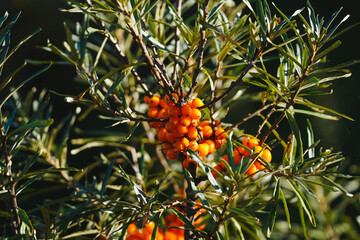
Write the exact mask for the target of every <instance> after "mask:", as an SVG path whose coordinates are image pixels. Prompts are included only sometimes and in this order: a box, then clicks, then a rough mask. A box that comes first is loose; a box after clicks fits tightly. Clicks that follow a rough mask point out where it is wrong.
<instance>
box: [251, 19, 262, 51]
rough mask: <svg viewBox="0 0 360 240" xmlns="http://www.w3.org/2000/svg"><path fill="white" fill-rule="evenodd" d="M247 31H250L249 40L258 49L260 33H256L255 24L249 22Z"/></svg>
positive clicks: (259, 46)
mask: <svg viewBox="0 0 360 240" xmlns="http://www.w3.org/2000/svg"><path fill="white" fill-rule="evenodd" d="M249 32H250V37H251V40H252V42H253V43H254V45H255V47H256V48H257V49H260V48H261V38H260V34H259V33H258V31H257V29H256V26H255V24H254V23H252V22H250V23H249Z"/></svg>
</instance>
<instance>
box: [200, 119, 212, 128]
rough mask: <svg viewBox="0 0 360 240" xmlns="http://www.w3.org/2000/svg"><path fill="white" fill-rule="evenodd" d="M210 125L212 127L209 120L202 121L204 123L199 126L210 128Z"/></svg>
mask: <svg viewBox="0 0 360 240" xmlns="http://www.w3.org/2000/svg"><path fill="white" fill-rule="evenodd" d="M209 125H210V122H209V121H207V120H205V121H202V122H201V123H200V124H199V126H200V127H205V126H209Z"/></svg>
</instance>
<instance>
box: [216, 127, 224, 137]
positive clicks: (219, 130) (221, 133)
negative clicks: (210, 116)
mask: <svg viewBox="0 0 360 240" xmlns="http://www.w3.org/2000/svg"><path fill="white" fill-rule="evenodd" d="M215 137H216V138H217V139H224V138H225V137H226V133H225V130H224V129H222V127H221V126H218V127H217V129H216V130H215Z"/></svg>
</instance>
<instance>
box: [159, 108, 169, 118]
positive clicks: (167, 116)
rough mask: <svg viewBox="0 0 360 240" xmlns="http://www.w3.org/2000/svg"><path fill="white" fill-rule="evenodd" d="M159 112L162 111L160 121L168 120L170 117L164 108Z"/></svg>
mask: <svg viewBox="0 0 360 240" xmlns="http://www.w3.org/2000/svg"><path fill="white" fill-rule="evenodd" d="M161 110H164V111H163V112H162V114H161V117H160V119H169V118H170V115H169V113H168V111H167V110H166V109H165V108H163V109H161ZM161 110H160V111H161Z"/></svg>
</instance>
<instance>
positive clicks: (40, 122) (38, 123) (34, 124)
mask: <svg viewBox="0 0 360 240" xmlns="http://www.w3.org/2000/svg"><path fill="white" fill-rule="evenodd" d="M53 122H54V119H52V118H50V119H48V120H38V121H33V122H30V123H28V124H25V125H22V126H20V127H18V128H17V129H15V130H13V131H11V132H10V133H9V134H8V135H7V137H11V136H13V135H15V134H18V133H20V132H26V131H29V130H31V129H33V128H36V127H38V128H45V127H48V126H50V125H51V124H52V123H53Z"/></svg>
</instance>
